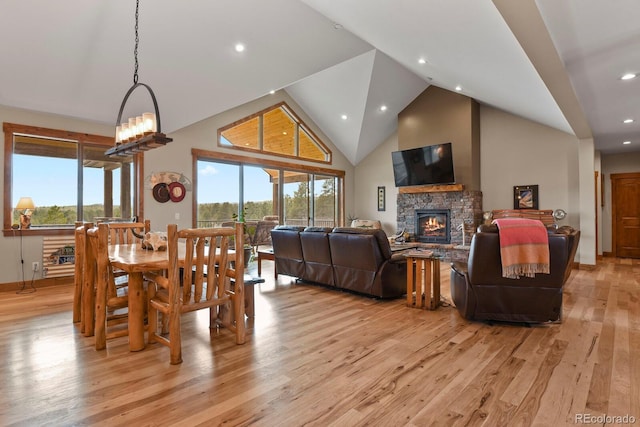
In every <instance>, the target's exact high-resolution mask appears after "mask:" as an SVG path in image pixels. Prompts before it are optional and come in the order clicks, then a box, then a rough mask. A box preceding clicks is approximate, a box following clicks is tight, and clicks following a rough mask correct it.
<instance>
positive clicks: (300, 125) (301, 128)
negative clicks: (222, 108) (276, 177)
mask: <svg viewBox="0 0 640 427" xmlns="http://www.w3.org/2000/svg"><path fill="white" fill-rule="evenodd" d="M280 108H282V109H283V110H284V113H285V114H287V115H288V116H289V118H290V119H291V120H292V121H293V122H294V123H295V130H296V134H295V146H294V152H295V154H294V155H288V154H282V153H278V152H274V151H265V149H264V140H263V137H264V129H263V116H264V114H266V113H269V112H271V111H273V110H277V109H280ZM256 117H257V118H258V120H259V123H258V148H257V149H255V148H247V147H242V146H237V145H234V144H231V145H225V144H222V143H221V142H220V140H221V138H222V133H223V132H224V131H227V130H229V129H232V128H234V127H236V126H239V125H241V124H243V123H246V122H248V121H250V120H253V119H255V118H256ZM300 132H305V133H306V134H307V136H308V138H309V139H311V140H312V141H313V142H314V143H315V144H317V146H318V149H319V150H320V151H323V152H325V153H326V160H317V159H310V158H307V157H300V138H299V136H298V135H299V133H300ZM216 143H217V145H218V147H220V148H225V149H230V150H240V151H248V152H252V153H261V154H266V155H269V156H277V157H284V158H289V159H296V160H302V161H306V162H314V163H323V164H331V163H332V160H333V153H332V152H331V150H330V149H329V147H327V145H326V144H325V143H324V142H322V140H321V139H320V138H318V136H317V135H316V134H315V132H313V130H311V128H310V127H309V126H308V125H307V124H306V123H305V122H303V121H302V119H301V118H300V117H299V116H298V115H297V114H296V113H295V112H294V111H293V109H292V108H291V107H289V106H288V105H287V103H286V102H284V101H282V102H279V103H277V104H275V105H272V106H270V107H267V108H265V109H264V110H261V111H258V112H257V113H254V114H251V115H249V116H246V117H243V118H242V119H240V120H237V121H235V122H233V123H229V124H228V125H226V126H223V127H221V128H219V129H218V135H217V138H216Z"/></svg>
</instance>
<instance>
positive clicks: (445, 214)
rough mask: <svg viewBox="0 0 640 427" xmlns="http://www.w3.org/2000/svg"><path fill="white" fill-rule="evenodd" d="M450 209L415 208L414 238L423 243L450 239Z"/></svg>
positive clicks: (447, 241) (444, 241) (446, 241)
mask: <svg viewBox="0 0 640 427" xmlns="http://www.w3.org/2000/svg"><path fill="white" fill-rule="evenodd" d="M450 216H451V211H450V210H449V209H416V214H415V230H416V240H417V241H418V242H423V243H449V242H450V241H451V220H450Z"/></svg>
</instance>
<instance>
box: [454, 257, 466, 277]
mask: <svg viewBox="0 0 640 427" xmlns="http://www.w3.org/2000/svg"><path fill="white" fill-rule="evenodd" d="M451 270H452V271H453V272H455V273H456V274H459V275H460V276H463V277H465V278H466V277H467V263H466V262H461V261H454V262H452V263H451Z"/></svg>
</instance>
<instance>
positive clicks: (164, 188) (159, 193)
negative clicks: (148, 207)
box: [152, 182, 171, 203]
mask: <svg viewBox="0 0 640 427" xmlns="http://www.w3.org/2000/svg"><path fill="white" fill-rule="evenodd" d="M152 191H153V198H154V199H156V201H157V202H160V203H166V202H168V201H169V199H170V198H171V195H170V194H169V186H168V185H167V184H165V183H164V182H161V183H159V184H156V185H154V186H153V190H152Z"/></svg>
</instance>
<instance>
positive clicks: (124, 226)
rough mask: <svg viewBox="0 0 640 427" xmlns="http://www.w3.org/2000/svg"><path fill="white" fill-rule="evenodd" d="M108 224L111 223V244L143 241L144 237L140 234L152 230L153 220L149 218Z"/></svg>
mask: <svg viewBox="0 0 640 427" xmlns="http://www.w3.org/2000/svg"><path fill="white" fill-rule="evenodd" d="M106 224H109V244H111V245H116V244H120V245H126V244H133V243H141V242H142V239H143V238H144V237H140V236H144V235H145V234H146V233H148V232H149V231H151V222H150V221H149V220H148V219H145V220H143V221H132V222H106ZM136 234H137V235H136Z"/></svg>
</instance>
